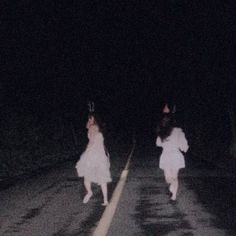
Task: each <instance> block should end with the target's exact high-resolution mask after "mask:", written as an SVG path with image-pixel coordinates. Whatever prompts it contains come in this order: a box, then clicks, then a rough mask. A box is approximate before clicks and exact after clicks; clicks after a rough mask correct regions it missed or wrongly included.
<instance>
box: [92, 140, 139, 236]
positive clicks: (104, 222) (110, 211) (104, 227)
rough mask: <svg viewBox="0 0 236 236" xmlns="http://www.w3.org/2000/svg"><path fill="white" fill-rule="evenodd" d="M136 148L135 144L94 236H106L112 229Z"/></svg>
mask: <svg viewBox="0 0 236 236" xmlns="http://www.w3.org/2000/svg"><path fill="white" fill-rule="evenodd" d="M134 148H135V143H134V144H133V148H132V150H131V152H130V154H129V157H128V160H127V163H126V165H125V168H124V170H123V171H122V173H121V176H120V179H119V182H118V184H117V186H116V188H115V190H114V192H113V194H112V198H111V200H110V203H109V204H108V206H107V207H106V209H105V211H104V213H103V215H102V217H101V219H100V221H99V223H98V226H97V227H96V229H95V231H94V232H93V234H92V235H93V236H106V234H107V232H108V230H109V227H110V225H111V222H112V218H113V216H114V214H115V211H116V208H117V205H118V202H119V199H120V196H121V193H122V190H123V188H124V185H125V181H126V179H127V176H128V173H129V170H128V168H129V164H130V160H131V157H132V155H133V152H134Z"/></svg>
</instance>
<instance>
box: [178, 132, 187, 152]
mask: <svg viewBox="0 0 236 236" xmlns="http://www.w3.org/2000/svg"><path fill="white" fill-rule="evenodd" d="M178 139H179V149H180V150H181V151H183V152H187V151H188V148H189V146H188V141H187V139H186V137H185V134H184V132H183V131H182V130H181V132H180V134H179V137H178Z"/></svg>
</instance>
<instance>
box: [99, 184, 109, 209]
mask: <svg viewBox="0 0 236 236" xmlns="http://www.w3.org/2000/svg"><path fill="white" fill-rule="evenodd" d="M101 189H102V195H103V204H102V205H103V206H106V205H107V204H108V200H107V184H106V183H103V184H101Z"/></svg>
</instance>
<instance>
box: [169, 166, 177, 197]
mask: <svg viewBox="0 0 236 236" xmlns="http://www.w3.org/2000/svg"><path fill="white" fill-rule="evenodd" d="M178 172H179V170H174V169H173V170H172V173H171V176H172V179H171V185H170V190H171V192H172V197H171V199H172V200H176V195H177V191H178V186H179V181H178Z"/></svg>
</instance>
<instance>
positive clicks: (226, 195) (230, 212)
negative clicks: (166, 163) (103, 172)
mask: <svg viewBox="0 0 236 236" xmlns="http://www.w3.org/2000/svg"><path fill="white" fill-rule="evenodd" d="M186 158H187V157H186ZM187 167H188V168H186V169H184V170H181V172H180V186H179V193H178V196H177V201H176V203H172V202H170V201H169V194H168V189H167V185H166V183H165V181H164V177H163V173H162V171H161V170H159V169H158V158H157V153H156V151H155V150H154V149H153V148H150V149H149V150H146V151H144V150H142V149H139V150H136V153H135V154H134V157H133V160H132V163H131V166H130V172H129V176H128V179H127V183H126V186H125V188H124V191H123V194H122V197H121V199H120V202H119V204H118V208H117V211H116V213H115V216H114V220H113V222H112V225H111V227H110V229H109V231H108V236H119V235H126V236H131V235H136V236H139V235H140V236H141V235H147V236H152V235H153V236H154V235H155V236H161V235H173V236H178V235H186V236H187V235H188V236H191V235H196V236H209V235H214V236H217V235H219V236H221V235H236V220H235V217H234V216H236V183H235V180H236V178H235V176H234V174H233V173H230V172H228V171H225V170H223V169H216V168H213V167H212V166H209V165H208V164H206V163H196V162H193V161H192V160H187Z"/></svg>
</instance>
